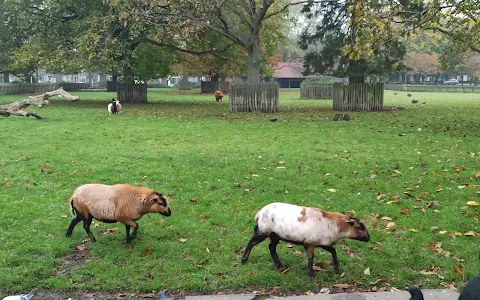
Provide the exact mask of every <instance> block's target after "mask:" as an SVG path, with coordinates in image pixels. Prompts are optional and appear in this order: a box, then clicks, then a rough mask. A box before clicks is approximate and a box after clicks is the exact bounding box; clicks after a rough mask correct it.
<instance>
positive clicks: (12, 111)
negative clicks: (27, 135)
mask: <svg viewBox="0 0 480 300" xmlns="http://www.w3.org/2000/svg"><path fill="white" fill-rule="evenodd" d="M53 96H61V97H63V98H65V99H67V100H68V101H78V100H80V97H78V96H72V95H71V94H70V93H68V92H66V91H64V90H63V88H62V87H61V88H59V89H56V90H54V91H51V92H46V93H44V94H41V95H37V96H29V97H28V99H25V100H22V101H17V102H13V103H10V104H5V105H0V115H2V116H5V117H8V116H10V115H16V116H24V117H30V116H34V117H35V118H37V119H45V118H44V117H42V116H40V115H38V114H37V113H34V112H30V111H26V110H25V108H27V107H28V106H30V105H36V106H38V107H39V108H42V107H44V106H47V105H49V104H50V101H49V98H50V97H53Z"/></svg>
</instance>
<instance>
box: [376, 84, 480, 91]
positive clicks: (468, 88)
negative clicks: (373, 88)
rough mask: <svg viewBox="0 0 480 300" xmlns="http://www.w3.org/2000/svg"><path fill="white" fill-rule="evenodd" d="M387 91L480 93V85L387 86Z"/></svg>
mask: <svg viewBox="0 0 480 300" xmlns="http://www.w3.org/2000/svg"><path fill="white" fill-rule="evenodd" d="M385 89H386V90H391V91H405V92H464V93H480V86H478V85H476V86H475V85H433V84H429V85H426V84H385Z"/></svg>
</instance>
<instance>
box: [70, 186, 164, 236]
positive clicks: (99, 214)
mask: <svg viewBox="0 0 480 300" xmlns="http://www.w3.org/2000/svg"><path fill="white" fill-rule="evenodd" d="M70 205H71V207H72V214H73V215H74V218H73V220H72V222H71V223H70V226H69V227H68V229H67V231H66V232H65V236H67V237H69V236H71V235H72V231H73V228H74V227H75V225H77V224H78V223H79V222H80V221H83V228H84V229H85V231H86V232H87V234H88V236H89V237H90V240H91V241H92V242H95V237H94V236H93V234H92V232H91V231H90V224H91V223H92V219H97V220H99V221H102V222H105V223H115V222H120V223H123V224H125V228H126V230H127V243H130V242H131V241H132V240H133V239H134V238H135V236H136V235H137V231H138V224H137V222H136V221H137V220H139V219H140V218H141V217H142V216H143V215H145V214H147V213H160V214H162V215H164V216H167V217H168V216H170V215H171V211H170V207H169V204H168V198H167V197H166V196H165V195H163V194H160V193H157V192H155V191H154V190H151V189H149V188H146V187H138V186H132V185H128V184H116V185H112V186H110V185H103V184H85V185H82V186H80V187H78V188H77V189H76V190H75V191H74V192H73V195H72V197H71V198H70ZM130 227H133V233H132V235H130Z"/></svg>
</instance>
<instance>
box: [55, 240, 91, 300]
mask: <svg viewBox="0 0 480 300" xmlns="http://www.w3.org/2000/svg"><path fill="white" fill-rule="evenodd" d="M89 258H90V250H89V249H88V248H87V244H86V243H85V242H84V243H82V244H80V245H77V247H75V251H74V252H73V253H71V254H70V255H68V256H67V257H65V258H64V259H63V262H62V264H61V265H60V266H59V267H57V268H55V269H54V270H53V272H52V275H51V276H58V275H65V274H68V273H70V272H71V271H72V270H73V269H75V268H76V267H78V266H83V265H86V264H87V263H88V261H89ZM65 299H67V298H65Z"/></svg>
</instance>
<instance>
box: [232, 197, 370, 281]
mask: <svg viewBox="0 0 480 300" xmlns="http://www.w3.org/2000/svg"><path fill="white" fill-rule="evenodd" d="M267 237H268V238H270V245H269V249H270V255H271V256H272V259H273V262H274V264H275V267H276V268H281V267H282V263H281V262H280V259H279V258H278V255H277V245H278V243H279V242H280V241H281V240H282V241H287V242H289V243H292V244H299V245H303V246H304V247H305V250H306V252H307V256H308V275H310V276H312V277H313V276H315V274H314V272H313V254H314V250H315V248H316V247H321V248H323V249H325V250H327V251H328V252H330V253H331V254H332V258H333V266H334V268H335V271H336V272H338V271H339V266H338V259H337V252H336V250H335V248H333V245H334V244H335V243H336V242H337V241H338V240H340V239H343V238H349V239H354V240H359V241H363V242H368V241H369V240H370V235H369V234H368V231H367V229H366V228H365V225H364V224H363V223H362V221H360V220H359V219H357V218H351V217H348V216H346V215H343V214H341V213H337V212H328V211H323V210H321V209H317V208H311V207H302V206H297V205H292V204H287V203H281V202H275V203H271V204H268V205H267V206H265V207H263V208H262V209H261V210H260V211H259V212H258V213H257V214H256V215H255V229H254V232H253V237H252V238H251V239H250V241H249V242H248V245H247V248H245V252H244V253H243V257H242V261H241V262H242V264H244V263H246V262H247V260H248V257H249V255H250V252H251V251H252V248H253V247H254V246H256V245H258V244H259V243H261V242H262V241H264V240H265V239H266V238H267Z"/></svg>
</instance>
